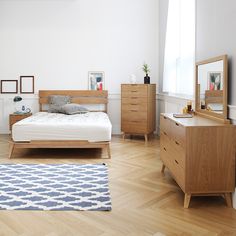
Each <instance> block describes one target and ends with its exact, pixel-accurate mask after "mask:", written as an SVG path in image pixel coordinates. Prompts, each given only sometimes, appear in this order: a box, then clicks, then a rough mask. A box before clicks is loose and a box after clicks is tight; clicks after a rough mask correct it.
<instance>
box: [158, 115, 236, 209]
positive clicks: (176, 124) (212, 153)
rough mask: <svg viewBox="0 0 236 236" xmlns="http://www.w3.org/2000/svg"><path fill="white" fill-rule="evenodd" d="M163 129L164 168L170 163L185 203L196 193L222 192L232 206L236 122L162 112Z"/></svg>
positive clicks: (186, 204)
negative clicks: (177, 116)
mask: <svg viewBox="0 0 236 236" xmlns="http://www.w3.org/2000/svg"><path fill="white" fill-rule="evenodd" d="M160 133H161V140H160V155H161V160H162V161H163V163H164V164H163V167H162V172H164V169H165V167H167V168H168V169H169V171H170V173H171V175H172V176H173V177H174V179H175V180H176V182H177V183H178V185H179V186H180V187H181V189H182V190H183V192H184V193H185V199H184V207H185V208H188V207H189V203H190V199H191V196H193V195H222V196H223V197H224V198H225V200H226V203H227V205H228V206H231V207H232V196H231V194H232V192H234V190H235V140H236V129H235V126H233V125H230V124H223V123H221V122H218V121H214V120H211V119H207V118H204V117H201V116H198V115H196V116H194V117H193V118H174V117H173V114H161V119H160Z"/></svg>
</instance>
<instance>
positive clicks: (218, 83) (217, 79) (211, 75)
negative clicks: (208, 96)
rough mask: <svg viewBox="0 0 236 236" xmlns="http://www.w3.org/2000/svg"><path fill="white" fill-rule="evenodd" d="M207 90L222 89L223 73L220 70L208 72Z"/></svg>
mask: <svg viewBox="0 0 236 236" xmlns="http://www.w3.org/2000/svg"><path fill="white" fill-rule="evenodd" d="M207 87H208V88H207V89H208V90H222V89H223V73H222V72H221V71H210V72H208V86H207Z"/></svg>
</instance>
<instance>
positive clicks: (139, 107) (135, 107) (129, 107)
mask: <svg viewBox="0 0 236 236" xmlns="http://www.w3.org/2000/svg"><path fill="white" fill-rule="evenodd" d="M128 111H136V112H137V111H138V112H145V113H147V104H136V103H132V104H124V103H122V112H124V113H126V112H128Z"/></svg>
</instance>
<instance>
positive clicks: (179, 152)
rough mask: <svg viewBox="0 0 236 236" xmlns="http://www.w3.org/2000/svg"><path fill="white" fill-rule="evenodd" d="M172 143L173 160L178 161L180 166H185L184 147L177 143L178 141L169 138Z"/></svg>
mask: <svg viewBox="0 0 236 236" xmlns="http://www.w3.org/2000/svg"><path fill="white" fill-rule="evenodd" d="M171 142H172V145H171V148H172V149H173V153H174V154H175V155H174V158H175V160H176V161H177V162H178V164H179V165H180V167H181V168H183V169H185V166H186V154H185V149H184V148H183V147H182V146H181V145H179V143H177V142H176V141H174V140H171Z"/></svg>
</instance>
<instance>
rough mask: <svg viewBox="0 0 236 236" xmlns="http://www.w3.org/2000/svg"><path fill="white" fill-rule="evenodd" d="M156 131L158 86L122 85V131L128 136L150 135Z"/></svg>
mask: <svg viewBox="0 0 236 236" xmlns="http://www.w3.org/2000/svg"><path fill="white" fill-rule="evenodd" d="M155 130H156V85H155V84H122V85H121V131H122V132H123V137H124V138H125V135H126V134H132V135H144V137H145V141H148V135H149V134H152V133H153V132H154V131H155Z"/></svg>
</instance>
